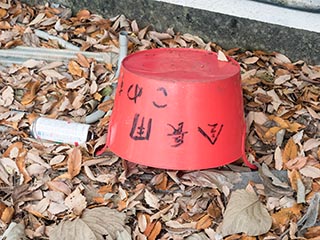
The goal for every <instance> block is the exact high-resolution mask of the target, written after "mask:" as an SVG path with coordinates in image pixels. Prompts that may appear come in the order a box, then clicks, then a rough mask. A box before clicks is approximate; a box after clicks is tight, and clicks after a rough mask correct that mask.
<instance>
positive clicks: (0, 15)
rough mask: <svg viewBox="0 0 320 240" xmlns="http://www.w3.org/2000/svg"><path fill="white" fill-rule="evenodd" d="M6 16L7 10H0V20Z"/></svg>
mask: <svg viewBox="0 0 320 240" xmlns="http://www.w3.org/2000/svg"><path fill="white" fill-rule="evenodd" d="M6 15H7V10H5V9H3V8H0V18H3V17H4V16H6Z"/></svg>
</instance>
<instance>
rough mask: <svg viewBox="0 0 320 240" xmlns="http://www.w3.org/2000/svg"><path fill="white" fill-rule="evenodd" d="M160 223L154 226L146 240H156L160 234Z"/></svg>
mask: <svg viewBox="0 0 320 240" xmlns="http://www.w3.org/2000/svg"><path fill="white" fill-rule="evenodd" d="M161 228H162V227H161V223H160V222H159V221H157V222H156V224H155V225H154V227H153V229H152V231H151V233H150V235H149V236H148V240H156V238H157V236H158V235H159V233H160V232H161Z"/></svg>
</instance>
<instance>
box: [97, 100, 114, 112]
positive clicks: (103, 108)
mask: <svg viewBox="0 0 320 240" xmlns="http://www.w3.org/2000/svg"><path fill="white" fill-rule="evenodd" d="M112 107H113V99H111V98H110V99H108V100H107V101H104V102H102V103H100V104H99V106H98V109H99V110H100V111H104V112H108V111H109V110H110V109H112Z"/></svg>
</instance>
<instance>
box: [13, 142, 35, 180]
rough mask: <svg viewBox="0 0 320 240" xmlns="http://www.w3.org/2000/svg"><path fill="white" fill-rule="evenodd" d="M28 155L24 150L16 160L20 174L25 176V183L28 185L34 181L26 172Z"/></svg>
mask: <svg viewBox="0 0 320 240" xmlns="http://www.w3.org/2000/svg"><path fill="white" fill-rule="evenodd" d="M26 155H27V150H26V149H25V148H23V150H21V152H19V156H18V157H17V158H16V164H17V167H18V169H19V172H20V173H21V174H22V175H23V183H28V182H30V181H31V179H32V178H31V177H30V176H29V173H28V172H27V170H26V164H25V159H26Z"/></svg>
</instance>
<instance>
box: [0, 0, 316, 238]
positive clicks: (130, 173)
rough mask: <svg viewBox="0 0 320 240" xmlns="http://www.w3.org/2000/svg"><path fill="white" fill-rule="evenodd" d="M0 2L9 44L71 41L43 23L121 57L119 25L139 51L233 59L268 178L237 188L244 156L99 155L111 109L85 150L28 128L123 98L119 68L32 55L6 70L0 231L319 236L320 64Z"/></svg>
mask: <svg viewBox="0 0 320 240" xmlns="http://www.w3.org/2000/svg"><path fill="white" fill-rule="evenodd" d="M0 7H1V8H0V31H1V33H0V47H1V48H2V49H6V48H12V47H14V46H17V45H25V46H33V47H44V48H56V49H57V48H62V47H61V46H60V45H59V43H58V42H57V41H56V40H43V39H40V38H39V37H38V36H37V35H36V34H35V30H36V29H38V30H42V31H46V32H47V33H49V34H51V35H54V36H58V37H59V38H62V39H64V40H66V41H68V42H69V43H72V44H73V45H76V46H78V47H80V48H81V50H83V51H92V52H110V51H115V52H117V51H118V47H119V46H118V45H119V43H118V35H119V32H120V30H126V31H127V32H128V34H129V53H133V52H135V51H139V50H143V49H150V48H158V47H183V48H202V49H206V50H208V51H216V52H219V56H220V58H221V57H222V58H223V56H224V55H223V54H225V55H228V56H231V57H233V58H234V59H236V60H237V61H238V62H239V63H240V65H241V71H242V86H243V93H244V103H245V113H246V122H247V129H248V131H247V153H248V154H249V159H255V160H256V162H257V163H259V164H260V167H259V174H260V180H259V181H256V180H250V181H248V183H247V184H246V185H245V186H243V187H241V189H240V190H236V188H237V187H235V186H238V185H237V183H238V182H239V181H240V182H241V178H242V177H243V176H244V175H242V173H243V172H244V171H248V169H247V168H246V167H243V166H241V163H238V164H237V165H236V164H233V165H229V166H226V167H222V168H221V169H219V170H206V171H194V172H183V171H166V170H160V169H152V168H148V167H144V166H140V165H136V164H133V163H130V162H126V161H125V160H122V159H119V158H118V157H117V156H114V155H113V154H112V153H111V152H106V153H105V154H103V155H102V156H99V157H98V156H95V152H96V151H97V150H99V149H100V148H101V147H102V146H103V145H104V142H105V137H106V133H107V126H108V120H109V117H108V116H106V117H104V118H102V119H101V120H100V121H99V122H98V123H96V124H93V125H92V126H93V127H92V128H93V133H94V137H93V139H92V140H90V141H89V142H88V143H87V144H86V146H80V147H79V146H77V147H75V146H71V145H67V144H57V143H52V142H42V141H39V140H36V139H33V138H32V137H31V136H30V132H29V127H30V124H31V123H32V122H33V121H34V119H36V118H37V117H38V116H40V115H44V116H47V117H50V118H57V119H64V120H72V121H83V118H84V117H85V116H86V115H88V114H89V113H91V112H92V111H93V110H94V109H96V108H99V109H101V110H103V111H108V110H110V109H111V108H112V105H113V100H112V99H111V100H110V101H107V102H105V103H103V104H100V101H101V99H102V98H103V97H104V96H110V95H111V93H112V88H113V86H114V85H113V84H112V83H113V82H114V81H115V80H113V76H114V70H115V66H112V65H111V64H109V63H101V62H97V61H96V60H95V59H94V58H87V57H85V56H83V55H81V54H79V55H78V56H77V57H75V58H74V59H72V60H70V61H67V62H63V61H62V62H60V61H54V62H46V61H36V60H32V59H30V60H28V61H26V62H24V63H23V64H14V65H12V66H2V67H1V69H0V132H1V135H0V187H1V188H0V219H1V221H0V223H1V225H0V229H1V234H4V236H6V237H7V238H6V239H18V238H19V239H48V238H49V239H62V236H64V238H63V239H71V238H72V237H71V236H74V237H75V238H77V239H80V238H81V237H79V236H85V239H130V238H132V239H150V240H152V239H176V240H178V239H190V240H191V239H222V238H223V237H224V238H225V239H229V240H231V239H278V237H279V236H281V237H283V238H286V239H289V238H290V239H295V238H298V237H299V238H302V239H303V238H304V239H316V238H317V237H318V236H319V231H320V230H319V227H318V226H317V225H318V224H319V221H318V210H319V194H318V191H319V189H320V185H319V179H320V163H319V158H320V150H319V146H320V141H319V139H318V138H319V126H320V125H319V119H320V115H319V111H320V104H319V96H320V94H319V93H320V87H319V86H320V85H319V83H320V66H311V65H308V63H306V62H303V61H297V62H292V61H291V60H290V59H288V58H287V57H286V56H284V55H282V54H280V53H276V52H274V53H267V52H264V51H260V50H256V51H243V50H240V49H238V48H235V49H229V50H224V49H222V48H221V47H220V46H218V45H217V44H216V43H212V42H205V41H203V40H202V39H201V38H200V37H198V36H194V35H191V34H188V33H176V32H174V30H173V29H168V30H167V31H165V32H157V31H155V30H154V29H153V28H152V26H151V25H150V26H146V27H140V26H139V24H138V22H137V21H135V20H129V19H126V17H125V16H123V15H120V16H116V17H114V18H110V19H106V18H103V17H101V16H99V15H96V14H93V13H91V12H90V11H89V10H81V11H79V12H78V13H77V14H76V15H75V16H72V15H71V11H70V9H67V8H64V7H62V6H57V5H55V7H53V6H50V5H45V6H40V5H38V6H34V7H31V6H28V5H26V4H22V3H19V2H17V1H1V3H0ZM99 104H100V105H99ZM279 172H281V173H284V174H283V176H284V177H285V178H284V179H281V178H279V177H278V176H277V173H279ZM250 174H252V175H253V174H254V173H248V175H247V176H251V175H250ZM261 179H262V181H261ZM252 216H254V217H252ZM10 236H11V238H10ZM77 236H78V237H77ZM60 237H61V238H60Z"/></svg>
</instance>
